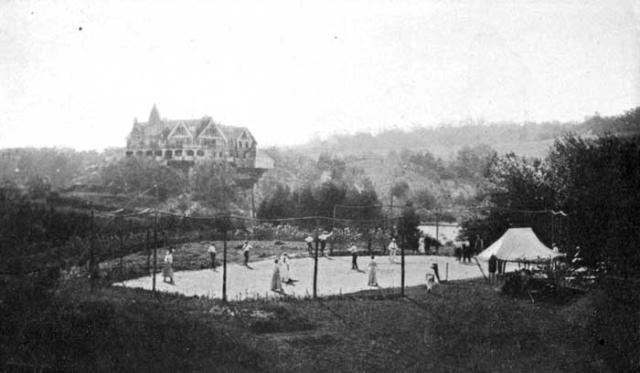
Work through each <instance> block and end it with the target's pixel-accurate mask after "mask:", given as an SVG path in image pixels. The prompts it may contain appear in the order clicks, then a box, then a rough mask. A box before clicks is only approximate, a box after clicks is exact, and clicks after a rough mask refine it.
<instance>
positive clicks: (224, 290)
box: [222, 218, 227, 303]
mask: <svg viewBox="0 0 640 373" xmlns="http://www.w3.org/2000/svg"><path fill="white" fill-rule="evenodd" d="M223 229H224V233H223V234H222V239H223V242H224V244H223V245H224V246H223V252H222V301H223V302H225V303H226V302H227V219H226V218H225V220H224V227H223Z"/></svg>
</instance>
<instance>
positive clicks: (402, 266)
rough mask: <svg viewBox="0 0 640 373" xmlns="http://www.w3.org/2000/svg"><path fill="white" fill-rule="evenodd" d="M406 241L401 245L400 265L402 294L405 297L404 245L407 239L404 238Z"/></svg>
mask: <svg viewBox="0 0 640 373" xmlns="http://www.w3.org/2000/svg"><path fill="white" fill-rule="evenodd" d="M403 241H405V242H402V246H401V247H400V259H401V262H400V263H401V266H400V273H401V275H400V296H402V297H404V247H405V246H406V244H407V243H406V240H403Z"/></svg>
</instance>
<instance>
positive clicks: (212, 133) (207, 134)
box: [198, 122, 227, 141]
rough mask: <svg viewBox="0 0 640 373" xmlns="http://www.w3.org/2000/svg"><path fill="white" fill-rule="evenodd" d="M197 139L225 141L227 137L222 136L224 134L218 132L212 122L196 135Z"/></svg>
mask: <svg viewBox="0 0 640 373" xmlns="http://www.w3.org/2000/svg"><path fill="white" fill-rule="evenodd" d="M198 138H199V139H224V140H225V141H226V140H227V137H226V136H225V135H224V133H223V132H222V131H220V129H219V128H218V126H216V124H215V123H213V122H211V123H209V124H208V125H207V126H206V127H205V128H204V130H202V132H200V135H198Z"/></svg>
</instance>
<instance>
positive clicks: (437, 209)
mask: <svg viewBox="0 0 640 373" xmlns="http://www.w3.org/2000/svg"><path fill="white" fill-rule="evenodd" d="M439 220H440V207H437V208H436V241H438V242H437V243H436V245H438V246H440V235H439V231H438V228H439V227H438V223H439Z"/></svg>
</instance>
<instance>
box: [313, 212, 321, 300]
mask: <svg viewBox="0 0 640 373" xmlns="http://www.w3.org/2000/svg"><path fill="white" fill-rule="evenodd" d="M314 236H315V237H314V238H315V241H316V251H315V254H314V256H313V299H316V298H317V297H318V245H319V243H320V241H319V240H318V220H317V219H316V234H315V235H314Z"/></svg>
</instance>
